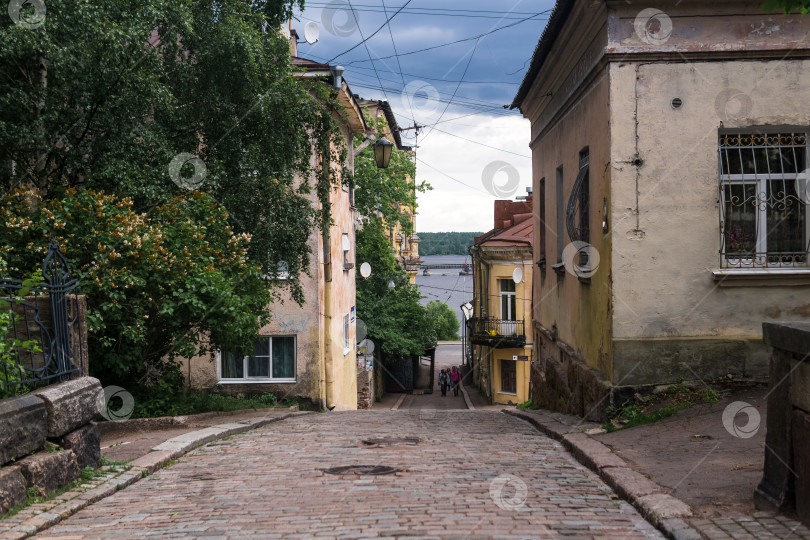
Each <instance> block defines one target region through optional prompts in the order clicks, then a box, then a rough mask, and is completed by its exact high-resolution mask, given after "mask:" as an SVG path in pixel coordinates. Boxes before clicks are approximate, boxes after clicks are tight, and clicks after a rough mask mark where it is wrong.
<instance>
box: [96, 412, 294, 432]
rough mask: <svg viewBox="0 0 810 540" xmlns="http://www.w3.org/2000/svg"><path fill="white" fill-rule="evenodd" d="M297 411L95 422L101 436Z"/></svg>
mask: <svg viewBox="0 0 810 540" xmlns="http://www.w3.org/2000/svg"><path fill="white" fill-rule="evenodd" d="M298 410H299V409H298V405H294V406H292V407H290V408H288V409H279V408H273V407H269V408H266V409H243V410H239V411H213V412H207V413H199V414H188V415H183V416H159V417H157V418H130V419H128V420H116V421H114V422H111V421H107V422H96V425H97V426H98V429H99V431H100V432H101V434H102V435H106V434H108V433H114V432H116V431H147V430H153V429H165V428H173V427H183V426H192V427H193V426H194V423H195V422H196V421H200V420H206V419H208V418H216V417H218V416H233V415H235V414H239V413H246V414H248V413H268V412H284V411H298Z"/></svg>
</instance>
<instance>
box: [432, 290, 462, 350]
mask: <svg viewBox="0 0 810 540" xmlns="http://www.w3.org/2000/svg"><path fill="white" fill-rule="evenodd" d="M425 310H426V311H427V316H428V319H429V320H430V322H431V323H432V324H433V327H434V328H435V329H436V339H438V340H439V341H457V340H458V339H459V336H458V329H459V323H458V317H456V313H455V312H454V311H453V309H452V308H451V307H450V306H448V305H447V304H445V303H444V302H439V301H438V300H431V301H430V302H428V303H427V306H425Z"/></svg>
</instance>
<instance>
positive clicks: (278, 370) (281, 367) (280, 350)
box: [273, 336, 295, 379]
mask: <svg viewBox="0 0 810 540" xmlns="http://www.w3.org/2000/svg"><path fill="white" fill-rule="evenodd" d="M273 378H274V379H294V378H295V337H293V336H284V337H274V338H273Z"/></svg>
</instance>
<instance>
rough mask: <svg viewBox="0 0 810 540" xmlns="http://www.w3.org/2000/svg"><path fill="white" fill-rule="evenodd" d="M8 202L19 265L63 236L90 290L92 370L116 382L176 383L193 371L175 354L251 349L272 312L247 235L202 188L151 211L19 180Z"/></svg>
mask: <svg viewBox="0 0 810 540" xmlns="http://www.w3.org/2000/svg"><path fill="white" fill-rule="evenodd" d="M0 203H2V207H0V218H2V222H3V224H4V226H0V258H3V259H5V260H7V261H8V265H9V269H10V273H11V275H26V274H30V273H31V272H32V271H33V270H35V269H36V268H38V267H40V266H41V265H42V261H43V259H44V257H45V253H46V248H47V243H48V242H49V240H50V238H55V239H56V240H57V242H58V243H59V244H60V246H61V248H62V252H63V253H64V255H65V257H66V258H67V260H68V263H69V265H70V269H71V275H72V277H75V278H78V279H79V288H78V291H79V292H80V293H82V294H85V295H86V297H87V305H88V310H87V311H88V312H87V330H88V347H89V357H90V358H91V361H90V370H91V374H93V375H94V376H96V377H99V378H101V379H102V381H104V383H105V384H118V385H121V386H125V387H132V385H142V384H147V383H148V384H157V382H156V381H157V380H163V383H162V384H165V385H167V386H166V387H165V388H162V389H163V390H164V391H170V390H171V389H173V388H176V387H178V386H179V383H180V382H181V380H182V378H181V377H179V375H178V374H177V373H174V372H176V366H175V365H174V364H173V363H171V362H170V361H169V362H167V361H166V360H167V359H168V360H171V359H172V358H174V357H175V356H181V357H190V356H193V355H194V354H196V353H198V352H205V351H206V350H207V349H208V347H209V346H211V347H221V348H227V349H230V350H239V351H245V352H246V351H247V349H246V345H250V344H251V343H252V341H253V337H254V336H255V335H256V334H257V333H258V331H259V328H260V327H261V326H262V324H264V322H265V321H266V320H267V317H268V314H267V305H268V303H269V302H270V300H271V297H270V293H269V290H268V286H267V283H266V282H265V280H264V279H263V278H262V276H261V269H260V267H259V265H258V264H256V263H254V262H251V261H250V260H248V258H247V249H248V241H247V238H246V237H245V235H235V234H234V233H233V231H232V229H231V227H229V226H228V221H227V214H226V212H225V211H224V210H223V209H222V207H220V206H219V205H218V204H216V202H214V201H213V200H212V199H211V198H210V197H209V196H207V195H205V194H203V193H200V192H192V193H187V194H184V195H180V196H177V197H176V198H174V199H172V200H171V201H169V202H168V203H167V204H163V205H160V206H158V207H156V208H155V209H154V210H153V211H152V212H151V213H149V214H143V213H138V212H135V211H133V210H132V204H131V202H128V201H126V200H122V199H120V198H118V197H116V196H113V195H104V194H101V193H99V192H96V191H93V190H81V191H77V190H75V189H73V188H69V189H67V190H65V192H64V194H63V196H62V197H61V198H60V199H51V200H42V199H39V198H38V197H36V196H35V195H33V194H32V193H31V192H30V191H27V190H22V189H17V190H14V191H12V192H11V193H10V194H8V195H6V197H4V198H2V199H0ZM32 203H34V204H32ZM205 335H207V336H208V337H209V339H210V343H209V342H206V341H204V339H203V338H204V336H205Z"/></svg>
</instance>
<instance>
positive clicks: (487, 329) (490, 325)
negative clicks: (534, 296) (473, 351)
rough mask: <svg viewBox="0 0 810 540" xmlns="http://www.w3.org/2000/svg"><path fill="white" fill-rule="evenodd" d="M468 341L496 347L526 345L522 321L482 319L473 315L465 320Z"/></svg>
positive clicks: (512, 347)
mask: <svg viewBox="0 0 810 540" xmlns="http://www.w3.org/2000/svg"><path fill="white" fill-rule="evenodd" d="M467 327H468V335H469V336H470V342H472V343H473V344H475V345H488V346H490V347H495V348H496V349H514V348H519V347H523V346H524V345H526V332H525V329H524V326H523V321H522V320H521V321H506V320H503V319H482V318H478V317H473V318H472V319H470V320H469V321H467Z"/></svg>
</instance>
